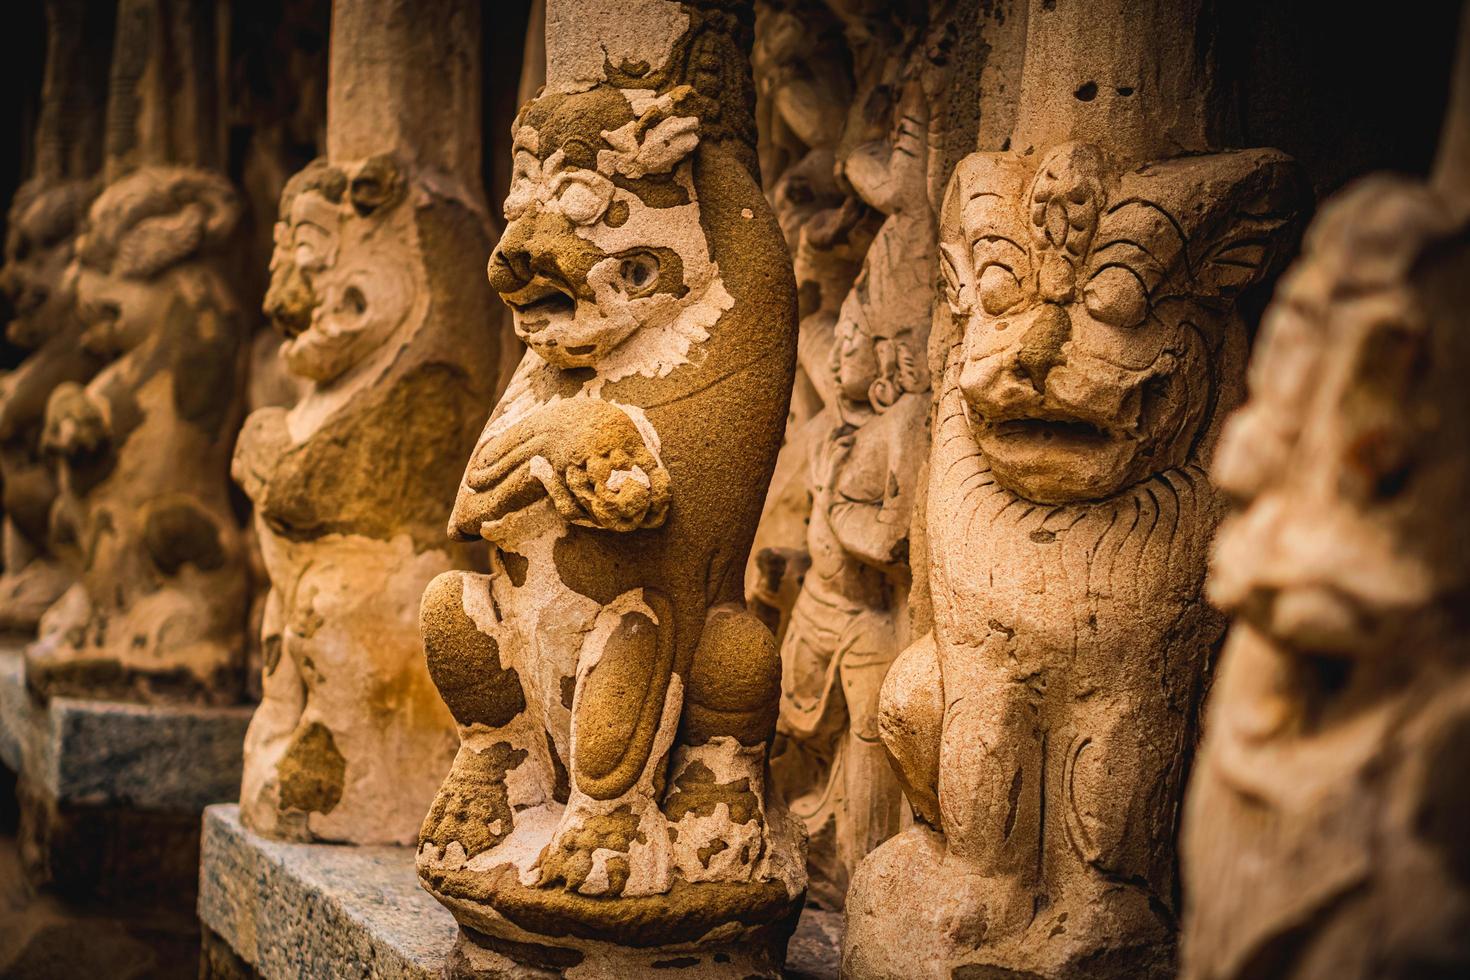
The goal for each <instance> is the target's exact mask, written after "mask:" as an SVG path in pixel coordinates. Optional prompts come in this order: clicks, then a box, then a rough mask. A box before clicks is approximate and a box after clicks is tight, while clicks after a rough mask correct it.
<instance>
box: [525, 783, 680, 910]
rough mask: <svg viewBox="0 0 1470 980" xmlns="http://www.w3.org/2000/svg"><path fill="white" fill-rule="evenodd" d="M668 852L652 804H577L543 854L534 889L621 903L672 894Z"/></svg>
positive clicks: (629, 801) (570, 808)
mask: <svg viewBox="0 0 1470 980" xmlns="http://www.w3.org/2000/svg"><path fill="white" fill-rule="evenodd" d="M671 866H672V861H671V858H670V848H669V844H668V839H667V835H666V833H665V830H664V825H663V820H662V818H661V816H660V814H659V813H658V810H657V808H656V807H655V806H654V805H653V803H652V802H651V801H648V800H641V799H632V798H624V799H622V800H617V801H607V802H599V801H594V800H591V799H589V798H586V797H582V798H581V799H580V801H579V800H577V799H576V798H574V800H573V802H572V803H571V804H569V805H568V807H567V810H566V812H565V813H564V814H563V815H562V819H561V824H560V825H559V826H558V827H557V830H556V833H555V834H554V835H553V836H552V838H551V843H549V844H547V845H546V847H545V849H544V850H542V852H541V856H540V858H539V859H538V860H537V862H536V866H535V867H534V868H533V869H532V871H533V873H534V874H535V876H536V877H535V879H534V883H535V884H537V885H540V886H542V887H549V886H553V885H561V886H563V887H565V888H566V890H567V891H572V892H577V893H579V894H582V895H594V896H607V897H617V896H623V895H643V894H658V893H662V892H664V891H667V890H668V887H669V884H670V873H669V869H670V867H671Z"/></svg>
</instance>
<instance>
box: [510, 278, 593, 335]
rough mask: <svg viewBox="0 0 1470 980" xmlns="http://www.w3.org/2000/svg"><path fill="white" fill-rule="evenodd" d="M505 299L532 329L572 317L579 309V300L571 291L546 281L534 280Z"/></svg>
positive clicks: (522, 321)
mask: <svg viewBox="0 0 1470 980" xmlns="http://www.w3.org/2000/svg"><path fill="white" fill-rule="evenodd" d="M505 301H506V303H507V304H509V305H510V308H511V309H513V310H515V312H516V316H517V317H518V318H519V319H520V321H521V325H522V326H523V327H526V328H529V329H531V330H535V329H536V328H538V327H541V326H545V325H546V324H547V323H550V322H551V321H552V320H558V319H562V318H565V317H570V316H571V315H572V314H574V313H575V312H576V310H577V301H576V299H575V298H573V297H572V295H571V294H570V293H568V292H567V291H566V290H564V289H561V288H560V287H558V286H556V285H554V284H552V283H549V282H545V281H536V282H532V283H531V284H530V285H528V286H526V287H525V288H524V289H519V290H517V291H516V292H514V293H511V294H509V295H507V296H506V297H505Z"/></svg>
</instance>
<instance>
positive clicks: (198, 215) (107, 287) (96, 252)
mask: <svg viewBox="0 0 1470 980" xmlns="http://www.w3.org/2000/svg"><path fill="white" fill-rule="evenodd" d="M239 216H240V203H239V198H238V197H237V196H236V194H235V191H234V189H233V188H231V186H230V183H229V181H228V180H226V179H225V178H224V177H223V176H221V175H220V174H216V173H212V172H210V171H207V170H195V169H192V168H188V167H144V168H142V169H139V170H135V171H133V172H132V173H130V174H128V175H127V176H125V177H122V178H120V179H119V180H116V181H114V182H113V183H112V184H110V185H109V186H108V187H107V189H106V190H104V191H103V192H102V193H101V194H100V195H98V197H97V200H96V201H94V202H93V203H92V208H91V212H90V214H89V216H88V221H87V227H86V231H85V232H84V233H83V234H82V236H81V237H80V238H79V239H78V241H77V261H76V263H74V265H73V267H72V268H73V269H74V270H75V273H76V302H77V313H78V315H79V316H80V317H81V319H82V322H83V323H84V324H86V327H87V330H86V333H85V334H84V335H83V338H82V343H83V345H84V346H85V347H87V348H88V349H89V350H92V351H95V352H97V353H99V354H104V355H112V356H115V355H118V354H121V353H122V352H125V351H129V350H132V349H133V348H135V347H136V346H138V344H139V343H141V342H142V341H143V339H144V338H146V337H147V336H149V334H150V333H151V332H152V331H153V330H155V329H157V328H158V327H159V326H160V325H161V324H164V323H166V322H167V319H168V312H169V309H170V307H171V306H172V304H173V303H174V302H175V300H176V299H178V297H179V291H178V289H177V288H174V287H173V286H167V285H166V286H164V287H163V288H160V284H161V283H163V282H164V281H165V280H167V279H170V277H176V276H177V275H178V274H179V273H180V272H183V271H184V270H187V269H188V267H189V266H190V264H191V262H194V261H196V260H198V259H199V258H201V257H204V256H206V255H208V254H210V253H214V252H218V251H219V250H220V249H221V248H222V247H224V246H225V245H226V244H227V243H228V242H229V241H230V239H231V236H232V235H233V233H234V230H235V224H236V222H237V221H238V219H239ZM184 274H187V272H185V273H184ZM196 285H198V284H196Z"/></svg>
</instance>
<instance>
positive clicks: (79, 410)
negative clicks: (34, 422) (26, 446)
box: [41, 382, 111, 456]
mask: <svg viewBox="0 0 1470 980" xmlns="http://www.w3.org/2000/svg"><path fill="white" fill-rule="evenodd" d="M110 436H111V433H110V432H109V430H108V425H107V419H106V418H105V417H104V416H103V414H102V407H101V406H100V405H98V404H97V402H96V400H95V399H93V397H92V396H91V395H90V394H88V393H87V390H86V389H85V388H83V387H82V386H81V385H79V384H76V383H75V382H65V383H63V384H59V385H57V386H56V390H55V391H53V392H52V393H51V400H50V401H48V402H47V403H46V422H45V425H44V427H43V428H42V431H41V448H42V449H43V450H44V451H46V452H49V453H57V454H60V455H64V456H85V455H90V454H93V453H96V452H99V451H100V450H102V449H103V448H104V447H105V446H106V445H107V443H108V440H109V438H110Z"/></svg>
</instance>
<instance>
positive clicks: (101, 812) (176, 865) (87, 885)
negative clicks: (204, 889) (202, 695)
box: [0, 646, 251, 911]
mask: <svg viewBox="0 0 1470 980" xmlns="http://www.w3.org/2000/svg"><path fill="white" fill-rule="evenodd" d="M250 710H251V709H250V708H249V707H246V706H239V707H229V708H208V707H199V706H192V705H177V706H172V705H171V706H154V705H138V704H124V703H118V702H107V701H93V700H84V699H76V698H64V697H56V698H52V699H51V700H50V701H49V703H43V702H41V701H39V700H38V699H36V698H34V697H33V696H32V695H31V693H30V692H29V691H28V690H27V689H26V683H25V664H24V660H23V658H22V656H21V652H20V650H19V649H18V648H16V647H14V646H12V647H10V648H7V649H3V650H0V762H3V763H4V765H5V767H6V768H8V769H10V770H11V771H13V772H14V773H16V774H17V780H16V782H17V790H16V795H17V797H18V802H19V808H20V815H19V824H20V826H19V830H18V836H19V841H20V849H21V857H22V863H23V865H24V867H25V871H26V874H27V876H28V877H29V878H30V880H31V882H32V883H33V884H34V885H37V886H45V887H47V888H49V889H51V890H53V891H56V892H58V893H60V894H62V895H64V896H68V897H72V898H75V899H77V900H81V901H85V902H87V903H89V904H102V905H106V904H110V903H117V904H128V905H139V904H142V905H147V906H158V907H160V908H180V909H183V910H185V911H187V910H189V909H191V908H192V905H193V896H194V888H195V884H196V881H197V878H196V873H195V869H196V867H197V860H196V859H197V855H198V848H199V813H200V811H202V810H203V809H204V807H205V806H206V805H208V804H210V803H217V802H220V801H223V800H232V799H235V798H236V796H237V795H238V793H239V786H240V756H241V746H242V744H243V742H244V738H245V728H246V725H247V724H248V723H249V721H250Z"/></svg>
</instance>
